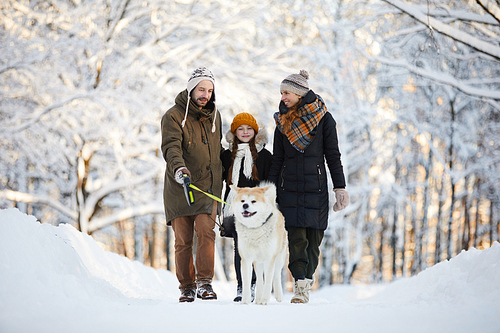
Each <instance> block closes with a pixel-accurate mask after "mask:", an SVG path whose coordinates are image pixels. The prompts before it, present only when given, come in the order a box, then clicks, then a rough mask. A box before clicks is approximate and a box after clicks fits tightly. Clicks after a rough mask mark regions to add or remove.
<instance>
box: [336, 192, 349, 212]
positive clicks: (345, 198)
mask: <svg viewBox="0 0 500 333" xmlns="http://www.w3.org/2000/svg"><path fill="white" fill-rule="evenodd" d="M333 192H335V198H336V202H335V205H333V211H334V212H338V211H339V210H342V209H344V208H346V207H347V206H348V205H349V193H347V191H346V190H345V189H343V188H334V189H333Z"/></svg>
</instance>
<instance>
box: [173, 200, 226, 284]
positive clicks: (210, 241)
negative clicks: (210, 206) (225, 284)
mask: <svg viewBox="0 0 500 333" xmlns="http://www.w3.org/2000/svg"><path fill="white" fill-rule="evenodd" d="M216 207H217V203H216V202H214V210H213V211H212V215H211V216H210V215H208V214H199V215H193V216H182V217H178V218H175V219H173V220H172V229H173V230H174V236H175V245H174V248H175V272H176V275H177V279H178V280H179V283H180V286H179V288H180V289H181V290H184V289H186V288H192V287H194V286H196V285H198V286H200V285H203V284H206V283H212V279H213V276H214V254H215V231H214V227H215V222H214V220H215V217H216V212H217V208H216ZM195 231H196V260H194V259H193V236H194V232H195ZM194 262H195V263H196V270H195V264H194Z"/></svg>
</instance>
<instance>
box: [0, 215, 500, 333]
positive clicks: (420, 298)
mask: <svg viewBox="0 0 500 333" xmlns="http://www.w3.org/2000/svg"><path fill="white" fill-rule="evenodd" d="M214 289H215V291H216V292H217V293H218V296H219V300H217V301H200V300H197V301H195V302H194V303H189V304H188V303H183V304H179V303H178V301H177V299H178V296H179V293H178V289H177V280H176V278H175V276H174V275H173V274H171V273H170V272H168V271H165V270H154V269H152V268H150V267H146V266H143V265H142V264H140V263H137V262H133V261H130V260H128V259H127V258H124V257H121V256H119V255H117V254H114V253H110V252H106V251H104V250H102V249H101V248H100V247H99V246H98V245H97V243H95V241H94V240H93V239H92V238H91V237H90V236H87V235H83V234H81V233H80V232H78V231H77V230H75V229H74V228H73V227H71V226H68V225H61V226H59V227H53V226H51V225H45V224H39V223H37V222H36V219H35V218H34V217H32V216H26V215H24V214H21V213H20V212H19V211H17V210H16V209H8V210H0V332H1V333H14V332H16V333H17V332H120V333H125V332H148V333H154V332H199V331H200V330H201V331H213V332H258V333H264V332H301V331H303V332H305V331H314V332H454V333H455V332H500V244H498V243H495V245H494V246H493V247H492V248H490V249H487V250H484V251H478V250H475V249H472V250H470V251H468V252H463V253H461V254H460V255H459V256H457V257H456V258H454V259H452V260H451V261H449V262H448V261H446V262H443V263H440V264H438V265H436V266H434V267H432V268H430V269H427V270H426V271H424V272H422V273H421V274H419V275H418V276H416V277H414V278H411V279H403V280H400V281H398V282H396V283H392V284H384V285H358V286H332V287H328V288H322V289H320V290H318V291H315V292H313V293H312V294H311V302H310V303H309V304H307V305H295V304H290V303H289V300H290V298H291V294H290V293H288V294H285V301H284V302H283V303H277V302H276V301H272V302H271V304H270V305H268V306H257V305H255V304H251V305H241V304H235V303H233V302H232V298H233V297H234V290H235V286H234V285H233V284H231V283H222V282H217V281H216V282H215V283H214Z"/></svg>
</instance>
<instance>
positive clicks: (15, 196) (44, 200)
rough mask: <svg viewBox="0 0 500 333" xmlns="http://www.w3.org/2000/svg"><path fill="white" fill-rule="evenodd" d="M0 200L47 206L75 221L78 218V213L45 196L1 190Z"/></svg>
mask: <svg viewBox="0 0 500 333" xmlns="http://www.w3.org/2000/svg"><path fill="white" fill-rule="evenodd" d="M0 198H5V199H7V200H10V201H14V202H26V203H41V204H46V205H48V206H50V207H52V208H55V209H57V210H58V211H60V212H61V213H63V214H64V215H66V216H68V217H70V218H72V219H73V220H75V221H76V219H77V217H78V216H77V215H78V214H77V212H75V211H74V210H71V209H69V208H68V207H66V206H65V205H64V204H62V203H60V202H59V201H57V200H55V199H53V198H51V197H49V196H45V195H36V194H30V193H23V192H18V191H12V190H0Z"/></svg>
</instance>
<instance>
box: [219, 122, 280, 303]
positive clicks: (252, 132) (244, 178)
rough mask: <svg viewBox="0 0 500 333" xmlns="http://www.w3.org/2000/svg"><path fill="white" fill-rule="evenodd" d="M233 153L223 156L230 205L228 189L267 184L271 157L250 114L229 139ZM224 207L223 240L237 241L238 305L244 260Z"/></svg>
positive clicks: (228, 197) (234, 126) (226, 197)
mask: <svg viewBox="0 0 500 333" xmlns="http://www.w3.org/2000/svg"><path fill="white" fill-rule="evenodd" d="M226 140H227V142H228V143H229V145H230V149H228V150H225V151H224V152H223V153H222V166H223V168H224V171H223V179H224V180H225V181H226V191H225V195H224V200H225V201H226V202H227V203H229V204H231V203H232V201H233V198H234V193H233V191H231V189H230V188H229V185H232V184H234V185H236V186H238V187H255V186H257V185H258V184H259V182H260V181H263V180H268V178H269V169H270V167H271V162H272V155H271V153H270V152H269V151H268V150H267V149H266V148H264V146H265V144H266V143H267V136H266V133H265V131H260V132H259V126H258V125H257V122H256V121H255V118H254V117H253V116H252V115H251V114H249V113H245V112H243V113H240V114H238V115H236V116H235V117H234V119H233V122H232V124H231V130H230V131H229V132H228V133H227V135H226ZM228 211H229V207H228V206H227V205H225V206H224V219H223V233H224V234H223V236H225V237H233V239H234V269H235V271H236V279H237V281H238V287H237V295H236V298H235V299H234V301H235V302H239V301H241V291H242V281H241V257H240V254H239V251H238V236H237V234H236V230H235V226H234V215H230V214H229V213H228ZM255 279H256V277H255V273H254V274H253V277H252V291H254V290H255Z"/></svg>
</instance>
